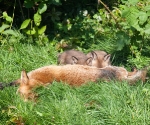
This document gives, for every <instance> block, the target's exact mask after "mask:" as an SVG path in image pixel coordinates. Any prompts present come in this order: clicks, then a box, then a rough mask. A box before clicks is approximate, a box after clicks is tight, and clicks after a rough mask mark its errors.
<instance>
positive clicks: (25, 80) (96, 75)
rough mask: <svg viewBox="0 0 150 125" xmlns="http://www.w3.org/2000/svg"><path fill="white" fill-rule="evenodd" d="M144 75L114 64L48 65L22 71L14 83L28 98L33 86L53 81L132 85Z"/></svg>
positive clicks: (32, 95)
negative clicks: (96, 65) (129, 73)
mask: <svg viewBox="0 0 150 125" xmlns="http://www.w3.org/2000/svg"><path fill="white" fill-rule="evenodd" d="M145 77H146V71H145V70H139V71H136V72H134V73H133V74H131V75H128V71H127V70H126V69H125V68H123V67H116V66H107V67H105V68H96V67H91V66H86V65H85V66H84V65H63V66H54V65H50V66H45V67H41V68H38V69H35V70H33V71H31V72H29V73H26V72H25V71H22V72H21V78H20V79H18V80H16V81H15V82H14V83H15V84H20V86H19V88H18V90H17V92H18V93H20V94H21V95H22V96H23V97H24V99H25V100H28V99H34V98H35V94H34V93H33V92H32V89H33V88H35V87H37V86H44V85H47V84H50V83H52V82H53V81H57V82H60V81H62V82H64V83H67V84H69V85H72V86H80V85H82V84H84V83H87V82H90V81H91V82H96V81H98V80H104V81H110V80H118V81H122V80H126V81H128V82H129V84H131V85H132V84H134V83H135V82H136V81H138V80H142V81H143V82H144V81H145Z"/></svg>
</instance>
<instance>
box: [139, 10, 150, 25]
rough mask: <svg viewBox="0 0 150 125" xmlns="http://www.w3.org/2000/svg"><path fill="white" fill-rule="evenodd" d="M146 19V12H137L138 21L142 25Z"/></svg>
mask: <svg viewBox="0 0 150 125" xmlns="http://www.w3.org/2000/svg"><path fill="white" fill-rule="evenodd" d="M147 19H148V15H147V13H146V12H143V11H140V12H139V23H140V24H141V25H143V24H144V23H145V22H146V21H147Z"/></svg>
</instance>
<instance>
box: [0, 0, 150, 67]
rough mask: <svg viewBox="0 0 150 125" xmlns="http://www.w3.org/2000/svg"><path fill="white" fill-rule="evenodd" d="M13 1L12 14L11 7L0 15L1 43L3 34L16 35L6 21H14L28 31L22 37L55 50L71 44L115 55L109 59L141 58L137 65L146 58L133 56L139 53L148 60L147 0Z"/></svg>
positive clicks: (128, 60)
mask: <svg viewBox="0 0 150 125" xmlns="http://www.w3.org/2000/svg"><path fill="white" fill-rule="evenodd" d="M6 1H7V0H6ZM7 2H9V1H7ZM16 2H17V4H15V5H13V4H12V5H11V4H10V3H9V4H8V5H9V6H11V7H12V6H14V8H16V11H14V12H15V13H14V12H13V15H14V17H13V15H12V14H11V13H12V12H11V11H12V9H11V11H9V10H8V11H7V13H8V14H7V13H6V12H4V13H3V16H2V17H1V18H2V19H3V20H2V22H3V23H2V26H1V27H0V33H1V35H2V36H1V37H2V38H0V40H2V42H1V43H2V44H4V43H6V41H5V40H3V36H4V37H5V36H7V37H8V38H7V39H9V38H10V37H11V36H14V35H15V37H16V39H20V38H17V37H19V36H17V34H18V33H17V32H16V31H15V30H12V26H16V25H17V26H20V32H21V33H23V34H25V36H26V35H27V36H28V38H29V40H26V41H30V42H31V41H32V43H37V44H38V45H46V44H47V43H49V42H50V41H51V43H50V44H51V45H53V46H55V47H56V49H57V50H58V51H63V50H65V49H71V48H76V49H79V50H83V51H85V52H89V51H91V50H105V51H107V52H109V53H111V54H112V55H113V56H114V57H115V60H113V62H116V61H118V60H120V61H122V62H118V63H128V64H129V65H130V64H131V63H132V64H131V65H137V64H140V63H142V64H140V66H139V67H142V66H144V65H145V64H146V63H147V64H149V62H148V61H146V62H145V63H144V62H143V61H142V62H140V61H138V60H142V59H143V57H144V58H146V60H149V50H150V49H149V40H150V37H149V36H150V28H149V27H150V21H149V18H150V5H149V1H147V0H144V1H143V0H132V1H130V0H117V1H114V0H113V1H107V0H106V1H104V2H103V1H101V0H99V1H98V2H96V1H91V0H83V1H79V0H77V1H73V0H69V1H60V0H33V1H31V0H24V1H16ZM18 10H19V11H18ZM27 12H28V13H27ZM9 13H10V14H9ZM8 15H12V16H8ZM20 15H21V16H20ZM18 17H19V18H18ZM20 17H22V18H20ZM6 30H7V31H6ZM20 32H19V33H20ZM136 63H137V64H136Z"/></svg>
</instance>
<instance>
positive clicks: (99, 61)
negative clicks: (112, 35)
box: [87, 51, 111, 68]
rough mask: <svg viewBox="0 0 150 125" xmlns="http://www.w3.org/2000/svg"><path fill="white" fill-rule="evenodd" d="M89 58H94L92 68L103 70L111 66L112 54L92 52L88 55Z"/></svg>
mask: <svg viewBox="0 0 150 125" xmlns="http://www.w3.org/2000/svg"><path fill="white" fill-rule="evenodd" d="M87 56H91V57H92V61H91V62H92V66H95V67H98V68H103V67H106V66H109V65H110V64H111V63H110V57H111V55H110V54H107V53H106V52H104V51H92V52H91V53H88V54H87Z"/></svg>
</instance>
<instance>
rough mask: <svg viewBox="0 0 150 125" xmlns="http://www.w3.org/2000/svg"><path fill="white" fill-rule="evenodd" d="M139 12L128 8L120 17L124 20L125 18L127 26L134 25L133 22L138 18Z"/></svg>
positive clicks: (133, 8)
mask: <svg viewBox="0 0 150 125" xmlns="http://www.w3.org/2000/svg"><path fill="white" fill-rule="evenodd" d="M138 13H139V10H138V9H137V8H135V7H130V8H126V9H125V10H124V11H123V13H122V16H123V17H124V18H126V21H127V22H128V24H129V25H130V26H132V25H134V24H135V22H136V21H137V18H138V16H139V14H138Z"/></svg>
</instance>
